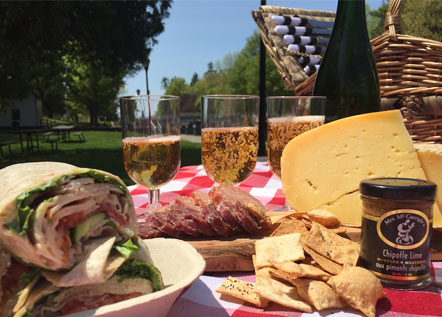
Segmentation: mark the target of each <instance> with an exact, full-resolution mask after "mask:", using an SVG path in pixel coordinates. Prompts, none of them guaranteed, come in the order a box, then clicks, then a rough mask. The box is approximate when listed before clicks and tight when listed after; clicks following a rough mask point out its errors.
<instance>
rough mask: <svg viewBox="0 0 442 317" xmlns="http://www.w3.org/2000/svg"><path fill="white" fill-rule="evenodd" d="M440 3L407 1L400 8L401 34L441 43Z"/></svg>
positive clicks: (441, 8) (417, 0)
mask: <svg viewBox="0 0 442 317" xmlns="http://www.w3.org/2000/svg"><path fill="white" fill-rule="evenodd" d="M441 16H442V1H440V0H425V1H422V0H407V1H404V4H403V7H402V16H401V26H402V30H401V33H402V34H407V35H413V36H417V37H423V38H427V39H431V40H435V41H439V42H441V41H442V24H441Z"/></svg>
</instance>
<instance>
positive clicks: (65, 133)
mask: <svg viewBox="0 0 442 317" xmlns="http://www.w3.org/2000/svg"><path fill="white" fill-rule="evenodd" d="M74 128H75V126H73V125H57V126H55V127H52V128H51V130H52V131H54V132H56V133H57V137H58V140H59V141H61V142H65V141H69V140H70V139H71V131H72V130H73V129H74Z"/></svg>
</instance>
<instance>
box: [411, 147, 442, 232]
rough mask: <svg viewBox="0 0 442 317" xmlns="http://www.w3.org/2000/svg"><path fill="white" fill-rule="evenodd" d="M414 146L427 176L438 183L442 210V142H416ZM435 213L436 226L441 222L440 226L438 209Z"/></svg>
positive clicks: (439, 205)
mask: <svg viewBox="0 0 442 317" xmlns="http://www.w3.org/2000/svg"><path fill="white" fill-rule="evenodd" d="M414 147H415V148H416V150H417V156H418V158H419V161H420V162H421V165H422V168H423V170H424V173H425V177H426V178H427V179H428V180H429V181H432V182H433V183H435V184H436V185H437V196H436V203H437V206H438V207H439V210H442V144H431V143H415V144H414ZM433 214H434V223H435V226H437V225H438V224H439V227H442V225H440V222H441V221H439V219H438V218H439V217H438V216H439V215H438V214H437V212H436V210H435V211H434V212H433Z"/></svg>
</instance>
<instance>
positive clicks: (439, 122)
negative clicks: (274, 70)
mask: <svg viewBox="0 0 442 317" xmlns="http://www.w3.org/2000/svg"><path fill="white" fill-rule="evenodd" d="M402 3H403V2H402V0H390V4H389V7H388V11H387V15H386V18H385V32H384V33H383V34H381V35H380V36H378V37H376V38H374V39H373V40H372V41H371V45H372V49H373V54H374V57H375V59H376V66H377V71H378V76H379V85H380V91H381V108H382V109H383V110H386V109H401V112H402V115H403V117H404V122H405V125H406V127H407V129H408V132H409V133H410V135H411V137H412V139H413V141H419V142H436V143H442V43H440V42H437V41H433V40H429V39H425V38H419V37H415V36H409V35H403V34H400V33H399V32H400V14H401V8H402ZM315 78H316V76H315V75H313V76H310V78H308V79H307V80H306V81H304V82H303V83H302V84H301V85H299V86H298V87H296V89H295V92H296V94H297V95H309V94H311V93H312V90H313V85H314V81H315Z"/></svg>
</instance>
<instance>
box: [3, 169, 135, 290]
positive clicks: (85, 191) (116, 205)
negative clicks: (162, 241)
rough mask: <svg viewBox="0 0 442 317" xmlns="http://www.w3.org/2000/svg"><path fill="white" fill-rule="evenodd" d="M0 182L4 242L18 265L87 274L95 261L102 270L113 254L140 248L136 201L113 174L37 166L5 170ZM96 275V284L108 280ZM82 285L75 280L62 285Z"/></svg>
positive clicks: (88, 277)
mask: <svg viewBox="0 0 442 317" xmlns="http://www.w3.org/2000/svg"><path fill="white" fill-rule="evenodd" d="M0 182H1V184H2V188H3V190H2V194H3V195H2V199H1V200H0V243H1V244H3V245H4V247H5V248H6V249H8V250H9V252H11V253H12V254H13V255H14V257H15V258H16V259H18V260H19V261H20V262H23V263H25V264H31V265H33V266H36V267H39V268H42V269H45V270H50V271H59V270H62V271H64V272H63V274H64V275H65V274H66V272H65V271H66V270H71V271H74V273H80V272H83V273H84V272H86V270H85V267H86V266H87V265H88V262H87V261H93V262H94V263H96V266H98V267H99V270H101V272H103V270H102V269H103V268H104V267H105V266H106V262H104V260H106V261H112V260H113V259H112V257H109V258H108V255H110V250H112V249H115V248H116V249H117V250H120V251H121V252H123V253H124V252H126V253H127V252H129V253H130V252H131V248H132V249H133V248H136V247H137V246H136V243H137V241H138V239H137V219H136V214H135V210H134V206H133V202H132V199H131V197H130V195H129V192H128V190H127V188H126V186H125V184H124V183H123V182H122V181H121V180H120V179H119V178H118V177H117V176H115V175H112V174H110V173H107V172H104V171H100V170H94V169H86V168H79V167H76V166H73V165H69V164H64V163H56V162H37V163H23V164H16V165H11V166H8V167H5V168H3V169H1V170H0ZM103 239H105V241H106V243H102V241H101V240H103ZM106 254H107V255H106ZM103 255H104V256H105V258H104V260H103V258H102V259H98V258H99V257H103ZM97 263H100V264H97ZM92 271H97V270H92ZM92 271H91V270H88V272H89V273H88V274H90V272H92ZM74 275H76V276H77V275H78V274H74ZM98 275H100V274H97V276H94V279H95V280H94V282H95V283H97V282H102V281H104V280H105V274H101V277H98ZM85 278H86V279H88V281H89V282H90V281H91V276H85ZM83 282H84V281H81V280H78V276H77V280H76V281H73V280H69V282H66V285H64V286H74V285H79V284H84V283H83Z"/></svg>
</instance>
